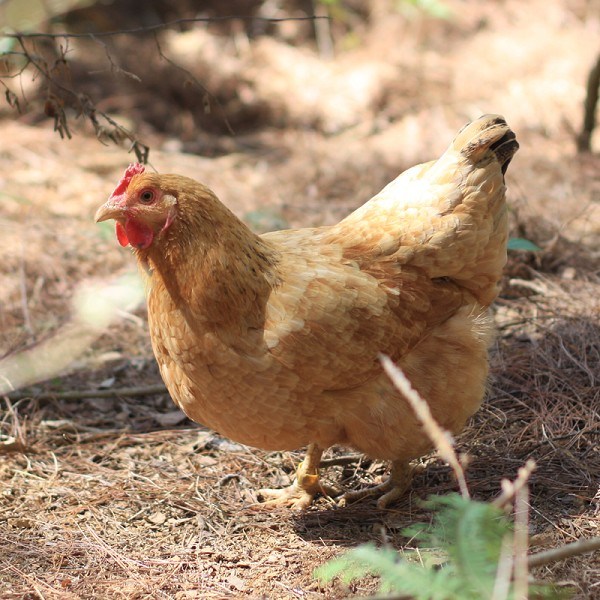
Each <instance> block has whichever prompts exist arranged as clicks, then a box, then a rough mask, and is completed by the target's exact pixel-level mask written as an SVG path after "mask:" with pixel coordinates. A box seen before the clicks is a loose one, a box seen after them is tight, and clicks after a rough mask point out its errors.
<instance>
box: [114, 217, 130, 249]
mask: <svg viewBox="0 0 600 600" xmlns="http://www.w3.org/2000/svg"><path fill="white" fill-rule="evenodd" d="M115 230H116V232H117V239H118V240H119V244H121V246H127V245H128V244H129V238H128V237H127V232H126V231H125V227H123V225H121V223H119V221H116V222H115Z"/></svg>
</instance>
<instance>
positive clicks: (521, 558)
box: [513, 469, 529, 600]
mask: <svg viewBox="0 0 600 600" xmlns="http://www.w3.org/2000/svg"><path fill="white" fill-rule="evenodd" d="M522 471H523V472H526V469H519V477H520V476H521V472H522ZM527 477H528V475H527ZM514 514H515V517H514V518H515V531H514V535H513V552H514V567H513V575H514V597H515V599H516V600H527V598H528V589H529V572H528V571H529V569H528V565H527V551H528V549H529V488H528V487H527V483H525V484H524V485H521V486H519V487H518V488H516V491H515V508H514Z"/></svg>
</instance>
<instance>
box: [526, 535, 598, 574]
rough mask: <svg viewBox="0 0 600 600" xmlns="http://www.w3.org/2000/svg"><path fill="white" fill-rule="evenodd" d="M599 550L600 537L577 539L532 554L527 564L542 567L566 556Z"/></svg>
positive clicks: (531, 567)
mask: <svg viewBox="0 0 600 600" xmlns="http://www.w3.org/2000/svg"><path fill="white" fill-rule="evenodd" d="M597 550H600V537H593V538H587V539H582V540H577V541H576V542H573V543H572V544H567V545H566V546H560V547H559V548H552V549H551V550H544V551H543V552H538V553H537V554H532V555H531V556H530V557H529V558H528V559H527V566H528V567H529V568H530V569H533V568H534V567H541V566H543V565H547V564H549V563H553V562H556V561H559V560H564V559H565V558H573V557H574V556H579V555H581V554H587V553H588V552H595V551H597Z"/></svg>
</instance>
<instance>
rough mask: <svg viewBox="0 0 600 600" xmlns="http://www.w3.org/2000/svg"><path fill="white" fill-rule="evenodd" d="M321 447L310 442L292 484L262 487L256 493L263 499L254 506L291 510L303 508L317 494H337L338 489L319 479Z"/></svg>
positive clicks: (308, 504)
mask: <svg viewBox="0 0 600 600" xmlns="http://www.w3.org/2000/svg"><path fill="white" fill-rule="evenodd" d="M322 454H323V448H320V447H319V446H317V445H316V444H310V445H309V446H308V450H307V451H306V458H305V459H304V460H303V461H302V462H301V463H300V464H299V465H298V468H297V469H296V480H295V481H294V483H292V485H290V486H288V487H286V488H282V489H262V490H258V492H257V494H258V495H259V496H260V497H261V498H262V499H263V501H262V502H261V503H260V504H257V505H254V506H255V508H257V509H260V508H268V507H289V508H291V509H292V510H305V509H306V508H308V507H309V506H310V505H311V504H312V502H313V500H314V498H315V496H316V495H317V494H322V495H323V496H338V495H339V493H340V492H339V490H336V489H335V488H332V487H330V486H328V485H325V484H323V483H321V481H320V479H319V463H320V462H321V455H322Z"/></svg>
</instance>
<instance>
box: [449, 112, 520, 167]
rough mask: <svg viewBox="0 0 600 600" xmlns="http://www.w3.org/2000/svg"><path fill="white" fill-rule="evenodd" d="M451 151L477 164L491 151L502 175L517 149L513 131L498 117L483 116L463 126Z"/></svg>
mask: <svg viewBox="0 0 600 600" xmlns="http://www.w3.org/2000/svg"><path fill="white" fill-rule="evenodd" d="M451 147H452V149H453V150H454V151H455V152H457V153H459V154H460V155H461V156H462V157H463V158H465V159H467V160H468V161H470V162H473V163H478V162H479V161H480V160H482V159H484V157H485V156H486V153H488V151H491V152H492V153H493V156H495V158H496V160H497V161H498V163H499V164H500V168H501V169H502V173H503V174H504V173H506V169H507V168H508V165H509V163H510V161H511V159H512V157H513V156H514V154H515V152H516V151H517V150H518V149H519V143H518V142H517V140H516V136H515V133H514V131H512V129H511V128H510V127H509V126H508V125H507V123H506V121H505V120H504V117H502V116H500V115H483V116H481V117H479V118H478V119H476V120H475V121H472V122H471V123H468V124H467V125H465V126H464V127H463V128H462V129H461V130H460V131H459V132H458V134H457V136H456V137H455V138H454V141H453V142H452V146H451Z"/></svg>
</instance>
